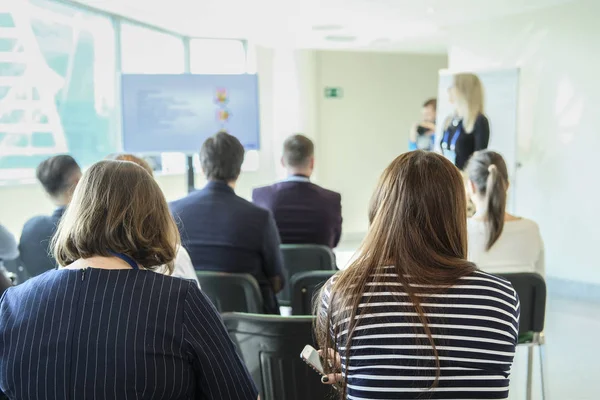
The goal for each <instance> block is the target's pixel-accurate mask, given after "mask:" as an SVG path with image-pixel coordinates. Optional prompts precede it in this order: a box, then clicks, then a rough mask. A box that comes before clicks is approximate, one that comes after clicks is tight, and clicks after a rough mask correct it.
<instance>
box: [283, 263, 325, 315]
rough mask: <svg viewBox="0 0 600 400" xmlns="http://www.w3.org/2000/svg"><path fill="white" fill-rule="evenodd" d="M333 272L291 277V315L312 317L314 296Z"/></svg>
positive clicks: (306, 273)
mask: <svg viewBox="0 0 600 400" xmlns="http://www.w3.org/2000/svg"><path fill="white" fill-rule="evenodd" d="M334 274H335V271H308V272H300V273H299V274H295V275H294V276H292V280H291V281H290V286H291V288H292V315H312V314H313V311H314V307H313V305H314V304H315V303H314V302H316V301H319V299H316V298H315V296H317V295H318V294H319V292H320V291H321V288H322V287H323V285H324V284H325V282H327V280H328V279H329V278H331V277H332V276H333V275H334Z"/></svg>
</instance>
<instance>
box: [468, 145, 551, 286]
mask: <svg viewBox="0 0 600 400" xmlns="http://www.w3.org/2000/svg"><path fill="white" fill-rule="evenodd" d="M466 173H467V176H468V178H469V184H468V187H467V190H468V192H469V195H470V197H471V200H472V201H473V204H475V209H476V212H475V215H474V216H473V217H472V218H469V220H468V224H467V225H468V229H469V260H471V261H473V262H474V263H476V264H477V266H478V267H479V268H481V269H483V270H485V271H487V272H491V273H508V272H537V273H539V274H540V275H542V276H544V273H545V266H544V243H543V241H542V236H541V235H540V229H539V227H538V225H537V224H536V223H535V222H533V221H531V220H528V219H525V218H520V217H516V216H514V215H511V214H509V213H507V212H506V195H507V191H508V170H507V168H506V163H505V162H504V159H503V158H502V156H501V155H500V154H498V153H496V152H493V151H489V150H484V151H478V152H476V153H475V154H473V156H472V157H471V159H470V160H469V162H468V164H467V168H466Z"/></svg>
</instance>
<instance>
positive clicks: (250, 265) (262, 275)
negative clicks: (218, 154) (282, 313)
mask: <svg viewBox="0 0 600 400" xmlns="http://www.w3.org/2000/svg"><path fill="white" fill-rule="evenodd" d="M171 211H172V213H173V216H174V217H175V221H177V224H178V226H179V231H180V233H181V241H182V244H183V246H184V247H185V249H186V250H187V251H188V253H189V254H190V258H191V259H192V263H193V264H194V268H196V269H197V270H206V271H220V272H233V273H249V274H251V275H253V276H254V277H255V278H256V280H257V281H258V284H259V286H260V287H261V291H262V294H263V300H264V303H265V312H267V313H271V314H273V313H274V314H279V305H278V303H277V298H276V297H275V293H274V292H273V287H272V285H271V282H270V278H274V277H279V278H280V279H281V280H282V282H283V281H284V274H283V270H282V268H283V261H282V257H281V251H280V249H279V245H280V240H279V234H278V233H277V227H276V225H275V221H274V220H273V216H272V215H271V213H269V212H268V211H267V210H264V209H262V208H259V207H257V206H255V205H253V204H252V203H250V202H248V201H246V200H244V199H242V198H241V197H239V196H237V195H236V194H235V192H234V191H233V189H232V188H231V187H229V186H228V185H227V184H226V183H224V182H214V181H213V182H209V183H208V184H207V185H206V187H205V188H204V189H202V190H199V191H196V192H193V193H191V194H189V195H188V196H186V197H184V198H183V199H180V200H177V201H174V202H173V203H171Z"/></svg>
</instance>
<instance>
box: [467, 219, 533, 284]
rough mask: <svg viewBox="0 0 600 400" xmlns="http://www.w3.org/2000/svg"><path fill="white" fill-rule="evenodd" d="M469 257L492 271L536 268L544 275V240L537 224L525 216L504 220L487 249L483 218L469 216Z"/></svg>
mask: <svg viewBox="0 0 600 400" xmlns="http://www.w3.org/2000/svg"><path fill="white" fill-rule="evenodd" d="M467 227H468V231H469V260H470V261H473V262H474V263H475V264H477V266H478V267H479V268H480V269H481V270H483V271H486V272H489V273H492V274H498V273H511V272H537V273H539V274H540V275H542V276H545V265H544V242H543V241H542V236H541V235H540V229H539V227H538V225H537V224H536V223H535V222H533V221H531V220H529V219H525V218H521V219H518V220H514V221H506V222H505V223H504V229H503V230H502V234H501V235H500V237H499V238H498V240H497V241H496V243H494V245H493V246H492V248H491V249H490V250H489V251H486V250H485V247H486V244H487V241H488V233H487V227H486V224H485V222H484V221H480V220H475V219H473V218H469V220H468V221H467Z"/></svg>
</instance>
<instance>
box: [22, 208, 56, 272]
mask: <svg viewBox="0 0 600 400" xmlns="http://www.w3.org/2000/svg"><path fill="white" fill-rule="evenodd" d="M65 208H66V207H59V208H57V209H56V210H54V212H53V213H52V215H50V216H45V215H40V216H37V217H33V218H31V219H30V220H29V221H27V222H26V223H25V225H24V226H23V231H22V232H21V239H20V240H19V253H20V254H21V261H22V262H23V265H24V267H25V270H26V271H27V273H28V274H29V276H36V275H39V274H43V273H44V272H46V271H48V270H50V269H54V268H56V260H55V259H54V257H53V256H52V255H51V254H50V240H51V239H52V236H54V233H55V232H56V228H57V226H58V223H59V222H60V219H61V218H62V216H63V213H64V212H65Z"/></svg>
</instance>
